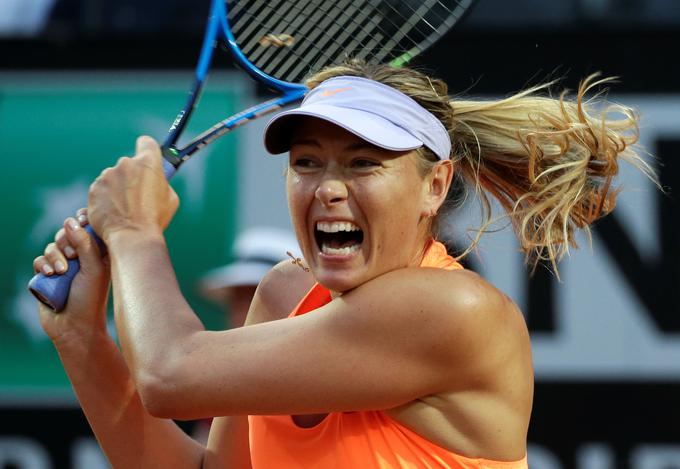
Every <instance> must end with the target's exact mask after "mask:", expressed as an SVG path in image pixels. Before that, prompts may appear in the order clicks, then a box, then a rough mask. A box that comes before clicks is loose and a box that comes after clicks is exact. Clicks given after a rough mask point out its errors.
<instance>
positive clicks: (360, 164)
mask: <svg viewBox="0 0 680 469" xmlns="http://www.w3.org/2000/svg"><path fill="white" fill-rule="evenodd" d="M376 166H380V163H379V162H378V161H376V160H372V159H370V158H355V159H354V160H352V167H353V168H359V169H362V168H373V167H376Z"/></svg>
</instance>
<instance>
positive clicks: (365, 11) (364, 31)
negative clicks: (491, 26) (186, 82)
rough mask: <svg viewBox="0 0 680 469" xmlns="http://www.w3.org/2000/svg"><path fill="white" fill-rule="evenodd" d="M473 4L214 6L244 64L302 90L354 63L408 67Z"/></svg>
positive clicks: (388, 0) (464, 0) (431, 0)
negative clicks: (321, 74) (322, 74)
mask: <svg viewBox="0 0 680 469" xmlns="http://www.w3.org/2000/svg"><path fill="white" fill-rule="evenodd" d="M473 1H474V0H333V1H326V0H324V1H319V0H271V1H264V0H213V7H214V9H215V10H216V11H218V14H219V15H220V23H221V26H222V31H223V32H224V38H225V39H226V44H227V45H228V47H229V48H230V49H231V52H232V53H233V55H234V57H235V59H236V60H237V62H238V63H239V64H240V65H241V66H242V67H243V68H244V69H245V70H246V71H248V73H250V74H251V75H252V76H254V77H255V78H256V79H257V80H259V81H261V82H262V83H264V84H265V85H267V86H269V87H271V88H274V89H277V90H281V91H284V92H285V91H287V90H288V89H291V88H292V89H296V88H298V87H299V86H300V83H302V82H303V81H304V79H305V77H306V76H308V75H310V74H311V73H314V72H316V71H318V70H320V69H322V68H324V67H326V66H329V65H337V64H340V63H342V62H344V61H345V60H347V59H348V58H356V59H361V60H363V61H365V62H367V63H376V64H377V63H390V64H391V65H394V66H402V65H404V64H406V63H408V62H409V61H410V60H411V59H413V58H414V57H416V56H417V55H418V54H420V53H421V52H423V51H424V50H425V49H427V48H428V47H430V46H431V45H432V44H434V43H435V42H436V41H437V40H439V39H440V38H441V37H443V36H444V35H445V34H446V33H447V32H448V31H449V30H450V29H451V28H452V27H453V26H454V25H455V24H456V23H458V22H459V21H460V19H461V18H462V17H463V16H464V13H465V12H467V11H468V10H469V8H470V6H471V5H472V4H473Z"/></svg>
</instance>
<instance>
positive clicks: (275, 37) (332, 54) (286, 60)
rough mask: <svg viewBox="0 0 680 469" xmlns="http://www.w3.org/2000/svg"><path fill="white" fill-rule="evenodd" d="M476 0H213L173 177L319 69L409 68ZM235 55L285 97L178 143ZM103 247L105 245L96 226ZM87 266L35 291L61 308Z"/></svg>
mask: <svg viewBox="0 0 680 469" xmlns="http://www.w3.org/2000/svg"><path fill="white" fill-rule="evenodd" d="M472 3H473V0H330V1H327V0H226V1H225V0H212V4H211V9H210V17H209V20H208V24H207V28H206V32H205V37H204V40H203V46H202V49H201V54H200V57H199V60H198V65H197V67H196V75H195V80H194V84H193V86H192V88H191V91H190V93H189V97H188V99H187V102H186V104H185V106H184V108H183V109H182V111H181V112H180V113H179V114H178V115H177V117H176V118H175V120H174V122H173V123H172V126H171V127H170V130H169V132H168V135H167V137H166V139H165V141H164V143H163V145H162V147H161V149H162V153H163V158H164V161H163V167H164V172H165V176H166V178H168V179H170V178H171V177H172V176H173V175H174V174H175V172H176V171H177V169H178V168H179V167H180V166H181V165H182V164H183V163H184V162H185V161H187V160H188V159H189V158H190V157H191V156H192V155H193V154H194V153H195V152H196V151H198V150H200V149H201V148H202V147H204V146H205V145H208V144H209V143H210V142H212V141H214V140H215V139H217V138H218V137H220V136H221V135H224V134H225V133H227V132H229V131H231V130H232V129H234V128H236V127H238V126H240V125H242V124H245V123H246V122H248V121H250V120H253V119H256V118H258V117H260V116H262V115H264V114H268V113H271V112H273V111H276V110H278V109H280V108H282V107H284V106H286V105H288V104H291V103H294V102H297V101H300V100H302V98H303V97H304V95H305V93H306V91H307V88H306V87H305V86H304V85H303V84H301V82H302V81H303V79H304V77H305V76H306V75H308V74H309V73H311V72H315V71H318V70H319V69H321V68H323V67H325V66H327V65H333V64H339V63H341V62H343V61H344V60H346V59H347V58H350V57H351V58H357V59H362V60H364V61H366V62H368V63H389V64H391V65H393V66H401V65H403V64H406V63H408V62H409V61H410V60H411V59H413V58H414V57H415V56H417V55H418V54H420V53H421V52H423V51H424V50H425V49H427V48H428V47H429V46H431V45H432V44H434V43H435V42H436V41H437V40H438V39H439V38H441V37H442V36H443V35H444V34H445V33H446V32H447V31H449V30H450V29H451V28H452V27H453V26H454V25H455V24H456V23H457V22H458V21H459V20H460V19H461V18H462V17H463V14H464V13H465V12H466V11H467V10H468V9H469V7H470V6H471V4H472ZM220 48H221V49H224V50H226V51H228V52H230V53H231V55H232V57H233V59H234V61H235V62H236V64H237V65H238V66H240V67H241V68H242V69H243V70H244V71H245V72H246V73H248V74H249V75H250V76H251V77H252V78H254V79H255V80H257V81H258V82H260V83H262V84H263V85H265V86H266V87H268V88H270V89H271V90H273V91H275V92H277V93H279V94H280V95H279V96H277V97H276V98H275V99H272V100H269V101H266V102H263V103H261V104H258V105H256V106H253V107H251V108H249V109H246V110H245V111H243V112H240V113H238V114H236V115H234V116H231V117H229V118H227V119H225V120H223V121H221V122H219V123H217V124H216V125H214V126H213V127H211V128H210V129H208V130H206V131H205V132H203V133H202V134H200V135H198V136H197V137H195V138H194V139H192V140H191V141H190V142H189V143H187V144H186V145H184V146H182V147H178V146H177V141H178V139H179V137H180V135H181V134H182V131H183V130H184V127H185V126H186V124H187V122H188V120H189V118H190V116H191V114H192V112H193V111H194V109H195V108H196V106H197V104H198V99H199V95H200V93H201V90H202V88H203V85H204V83H205V81H206V77H207V75H208V70H209V68H210V63H211V62H212V58H213V55H214V53H215V51H216V50H217V49H220ZM86 229H87V230H88V231H89V232H90V234H92V235H93V236H94V237H95V239H96V240H97V242H98V243H99V244H100V246H101V247H104V246H103V243H102V242H101V240H100V239H99V238H98V237H97V236H96V234H95V233H94V232H93V231H92V229H91V228H90V227H89V226H88V227H86ZM79 269H80V264H79V263H78V260H77V259H76V260H69V262H68V271H67V272H66V273H64V274H62V275H56V274H55V275H51V276H45V275H43V274H37V275H36V276H35V277H33V279H32V280H31V281H30V282H29V290H30V291H31V292H32V293H33V294H34V295H35V296H36V298H38V299H39V300H40V301H42V302H43V303H45V304H46V305H48V306H49V307H50V308H52V309H54V310H55V311H61V310H62V309H63V308H64V306H65V304H66V301H67V299H68V294H69V290H70V288H71V282H72V280H73V278H74V277H75V275H76V274H77V272H78V271H79Z"/></svg>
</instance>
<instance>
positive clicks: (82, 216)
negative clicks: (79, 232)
mask: <svg viewBox="0 0 680 469" xmlns="http://www.w3.org/2000/svg"><path fill="white" fill-rule="evenodd" d="M76 220H78V222H79V223H80V226H86V225H87V224H88V223H89V220H88V218H87V207H83V208H79V209H78V211H77V212H76Z"/></svg>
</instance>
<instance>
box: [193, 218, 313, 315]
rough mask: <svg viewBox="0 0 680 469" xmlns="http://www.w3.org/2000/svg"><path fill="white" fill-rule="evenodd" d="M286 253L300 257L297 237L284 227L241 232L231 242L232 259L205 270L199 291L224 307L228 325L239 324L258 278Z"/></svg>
mask: <svg viewBox="0 0 680 469" xmlns="http://www.w3.org/2000/svg"><path fill="white" fill-rule="evenodd" d="M286 252H290V253H291V254H293V255H294V256H295V257H299V256H300V249H299V247H298V243H297V240H296V239H295V236H294V235H293V234H292V233H291V232H290V231H288V230H283V229H279V228H271V227H257V228H251V229H248V230H246V231H243V232H242V233H240V234H239V235H238V236H237V238H236V240H235V242H234V247H233V249H232V256H233V258H234V260H233V262H231V263H229V264H227V265H225V266H223V267H219V268H217V269H214V270H211V271H209V272H208V273H207V274H206V275H205V276H204V277H203V278H202V279H201V281H200V283H199V285H198V287H199V290H200V293H201V295H202V296H204V297H205V298H207V299H209V300H211V301H214V302H215V303H217V304H219V305H220V306H222V307H223V308H224V309H225V312H226V314H227V324H228V325H229V326H230V327H240V326H242V325H243V323H244V321H245V319H246V315H247V314H248V308H249V307H250V301H251V300H252V298H253V295H254V294H255V289H256V288H257V285H258V284H259V283H260V280H261V279H262V277H264V275H265V274H266V273H267V272H268V271H269V270H270V269H271V268H272V267H273V266H275V265H276V264H278V263H279V262H281V261H283V260H285V259H290V257H288V255H287V254H286ZM291 262H292V259H291ZM310 276H311V274H310Z"/></svg>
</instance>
